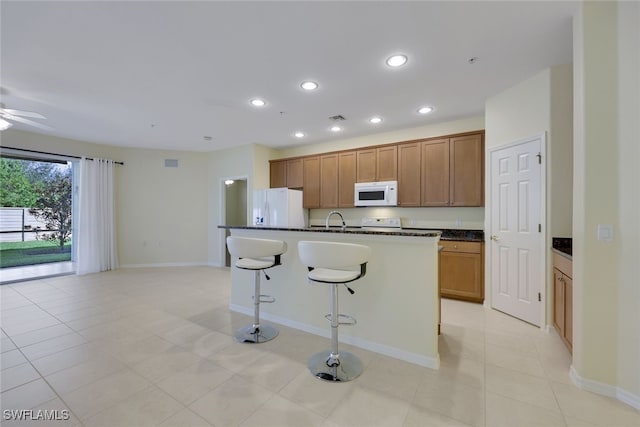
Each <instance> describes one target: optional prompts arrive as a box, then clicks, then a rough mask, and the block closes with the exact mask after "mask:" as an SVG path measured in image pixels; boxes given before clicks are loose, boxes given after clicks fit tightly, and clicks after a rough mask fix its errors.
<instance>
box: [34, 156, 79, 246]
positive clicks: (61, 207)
mask: <svg viewBox="0 0 640 427" xmlns="http://www.w3.org/2000/svg"><path fill="white" fill-rule="evenodd" d="M34 187H35V191H36V193H37V195H38V198H37V199H36V201H35V204H34V206H35V208H34V209H29V213H30V214H31V215H33V216H35V217H36V218H38V219H41V220H43V221H44V222H45V224H46V225H47V229H48V230H55V231H52V232H51V233H50V234H45V235H44V236H43V237H44V238H45V239H46V240H51V241H57V242H58V245H59V246H60V250H61V251H62V250H63V249H64V243H65V242H66V241H67V240H68V239H69V238H70V237H71V169H70V168H66V169H65V170H64V171H61V170H60V169H52V170H50V171H49V172H48V174H47V175H46V176H45V179H43V180H41V181H39V182H37V183H36V184H35V185H34Z"/></svg>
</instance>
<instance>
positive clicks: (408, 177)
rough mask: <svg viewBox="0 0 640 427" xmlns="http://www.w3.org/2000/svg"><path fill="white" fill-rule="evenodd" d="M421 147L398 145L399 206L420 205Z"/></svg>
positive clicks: (417, 145)
mask: <svg viewBox="0 0 640 427" xmlns="http://www.w3.org/2000/svg"><path fill="white" fill-rule="evenodd" d="M420 147H421V144H420V143H419V142H416V143H413V144H400V145H398V206H420Z"/></svg>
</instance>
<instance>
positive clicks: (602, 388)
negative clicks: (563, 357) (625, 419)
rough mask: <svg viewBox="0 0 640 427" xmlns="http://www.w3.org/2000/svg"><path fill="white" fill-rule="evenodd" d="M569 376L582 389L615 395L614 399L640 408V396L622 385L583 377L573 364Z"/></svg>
mask: <svg viewBox="0 0 640 427" xmlns="http://www.w3.org/2000/svg"><path fill="white" fill-rule="evenodd" d="M569 377H570V378H571V381H573V383H574V384H575V385H576V387H578V388H580V389H582V390H587V391H590V392H593V393H596V394H601V395H603V396H607V397H613V398H614V399H618V400H619V401H621V402H624V403H626V404H627V405H630V406H632V407H634V408H636V409H638V410H640V396H636V395H634V394H633V393H629V392H628V391H626V390H624V389H622V388H620V387H616V386H612V385H610V384H604V383H601V382H598V381H593V380H590V379H588V378H583V377H581V376H580V374H578V371H576V369H575V368H574V367H573V365H571V369H569Z"/></svg>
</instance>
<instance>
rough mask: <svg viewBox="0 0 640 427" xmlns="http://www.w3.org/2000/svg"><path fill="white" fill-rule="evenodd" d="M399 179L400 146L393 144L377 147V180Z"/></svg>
mask: <svg viewBox="0 0 640 427" xmlns="http://www.w3.org/2000/svg"><path fill="white" fill-rule="evenodd" d="M397 179H398V146H397V145H392V146H389V147H382V148H377V149H376V181H396V180H397Z"/></svg>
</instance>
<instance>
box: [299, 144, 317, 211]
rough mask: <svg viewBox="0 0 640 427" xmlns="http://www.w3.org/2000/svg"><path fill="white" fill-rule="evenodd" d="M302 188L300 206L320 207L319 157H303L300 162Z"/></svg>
mask: <svg viewBox="0 0 640 427" xmlns="http://www.w3.org/2000/svg"><path fill="white" fill-rule="evenodd" d="M302 173H303V190H302V206H303V207H305V208H319V207H320V158H319V157H318V156H313V157H305V158H304V159H303V162H302Z"/></svg>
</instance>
